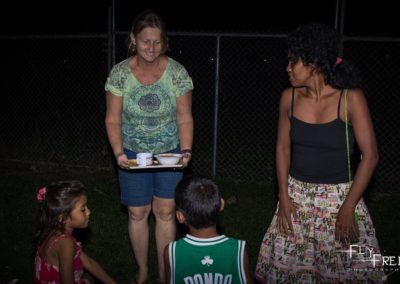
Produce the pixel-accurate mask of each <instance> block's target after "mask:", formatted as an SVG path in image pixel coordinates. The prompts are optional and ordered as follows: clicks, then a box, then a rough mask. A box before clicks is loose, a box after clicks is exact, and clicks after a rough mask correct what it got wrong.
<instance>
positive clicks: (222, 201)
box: [219, 197, 225, 212]
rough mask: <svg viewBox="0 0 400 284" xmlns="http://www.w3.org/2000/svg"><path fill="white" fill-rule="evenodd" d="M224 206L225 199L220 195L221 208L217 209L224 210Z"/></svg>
mask: <svg viewBox="0 0 400 284" xmlns="http://www.w3.org/2000/svg"><path fill="white" fill-rule="evenodd" d="M224 207H225V200H224V199H223V198H222V197H221V208H220V209H219V211H220V212H221V211H222V210H224Z"/></svg>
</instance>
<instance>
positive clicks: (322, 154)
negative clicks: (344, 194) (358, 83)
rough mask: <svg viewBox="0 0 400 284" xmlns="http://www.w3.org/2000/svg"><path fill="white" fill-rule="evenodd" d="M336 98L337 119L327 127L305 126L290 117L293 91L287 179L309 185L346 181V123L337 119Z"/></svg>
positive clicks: (350, 138) (350, 137)
mask: <svg viewBox="0 0 400 284" xmlns="http://www.w3.org/2000/svg"><path fill="white" fill-rule="evenodd" d="M342 94H343V90H342V92H341V93H340V96H339V103H338V111H337V118H336V119H335V120H333V121H331V122H327V123H319V124H314V123H307V122H304V121H301V120H299V119H297V118H296V117H295V116H294V115H293V110H294V88H293V91H292V104H291V112H292V113H291V117H290V121H291V129H290V139H291V143H292V146H291V147H292V149H291V150H292V159H291V166H290V175H291V176H292V177H294V178H295V179H297V180H300V181H303V182H310V183H324V184H337V183H344V182H348V181H349V174H348V173H349V170H348V162H347V146H346V123H345V122H344V121H342V120H341V119H340V101H341V98H342ZM348 130H349V131H348V132H349V150H350V156H351V154H352V153H353V145H354V132H353V128H352V127H351V126H350V125H349V126H348Z"/></svg>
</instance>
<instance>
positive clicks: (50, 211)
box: [35, 181, 85, 244]
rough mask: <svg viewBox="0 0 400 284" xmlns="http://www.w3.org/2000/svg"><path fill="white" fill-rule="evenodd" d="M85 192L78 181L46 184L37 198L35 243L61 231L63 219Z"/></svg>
mask: <svg viewBox="0 0 400 284" xmlns="http://www.w3.org/2000/svg"><path fill="white" fill-rule="evenodd" d="M83 194H85V191H84V187H83V185H82V184H81V183H80V182H79V181H59V182H55V183H52V184H50V185H48V186H47V187H46V188H45V193H44V195H42V196H41V198H40V200H39V215H38V219H39V222H38V231H37V234H36V238H35V239H36V241H37V243H38V244H39V243H41V242H42V241H43V239H44V238H45V237H46V236H47V235H48V234H49V233H50V232H56V233H63V232H64V225H65V221H66V220H67V218H68V217H69V215H70V213H71V210H72V209H73V208H74V206H75V203H76V202H77V200H78V198H79V197H80V196H81V195H83Z"/></svg>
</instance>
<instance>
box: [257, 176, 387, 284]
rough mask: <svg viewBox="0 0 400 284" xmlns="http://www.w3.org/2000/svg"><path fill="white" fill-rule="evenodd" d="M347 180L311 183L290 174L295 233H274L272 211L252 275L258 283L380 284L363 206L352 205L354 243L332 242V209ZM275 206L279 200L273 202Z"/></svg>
mask: <svg viewBox="0 0 400 284" xmlns="http://www.w3.org/2000/svg"><path fill="white" fill-rule="evenodd" d="M350 186H351V183H342V184H314V183H306V182H301V181H298V180H296V179H294V178H293V177H290V176H289V196H290V198H291V199H292V201H293V203H294V205H295V206H296V211H297V216H298V219H296V220H295V219H293V218H292V222H293V230H294V234H293V235H291V236H289V235H284V234H281V233H279V230H278V226H277V215H276V214H277V211H278V208H277V210H276V212H275V215H274V217H273V219H272V222H271V225H270V226H269V228H268V230H267V232H266V234H265V236H264V239H263V241H262V244H261V248H260V252H259V256H258V260H257V266H256V271H255V277H256V279H257V280H258V281H260V282H261V283H382V282H383V279H384V277H385V275H384V272H383V268H382V264H381V263H382V262H381V261H380V259H379V257H380V256H381V255H380V250H379V246H378V241H377V239H376V236H375V229H374V226H373V224H372V220H371V216H370V214H369V212H368V209H367V207H366V205H365V203H364V200H363V199H361V200H360V201H359V203H358V204H357V207H356V210H355V211H356V214H357V219H358V228H359V232H360V237H359V239H358V242H357V243H351V244H341V243H339V242H337V241H335V222H336V215H337V212H338V210H339V208H340V206H341V204H342V203H343V201H344V199H345V197H346V195H347V192H348V190H349V188H350ZM278 205H279V204H278Z"/></svg>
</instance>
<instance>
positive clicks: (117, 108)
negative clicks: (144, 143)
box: [105, 92, 129, 168]
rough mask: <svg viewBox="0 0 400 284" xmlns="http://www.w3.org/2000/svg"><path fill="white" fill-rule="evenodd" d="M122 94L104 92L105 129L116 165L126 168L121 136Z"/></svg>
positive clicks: (126, 163)
mask: <svg viewBox="0 0 400 284" xmlns="http://www.w3.org/2000/svg"><path fill="white" fill-rule="evenodd" d="M122 100H123V98H122V96H115V95H113V94H112V93H111V92H107V93H106V105H107V111H106V119H105V123H106V130H107V136H108V140H109V142H110V145H111V148H112V151H113V153H114V156H115V159H116V160H117V164H118V166H120V167H121V168H126V167H128V166H129V163H128V159H127V157H126V155H125V154H124V149H123V146H122V137H121V116H122Z"/></svg>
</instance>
